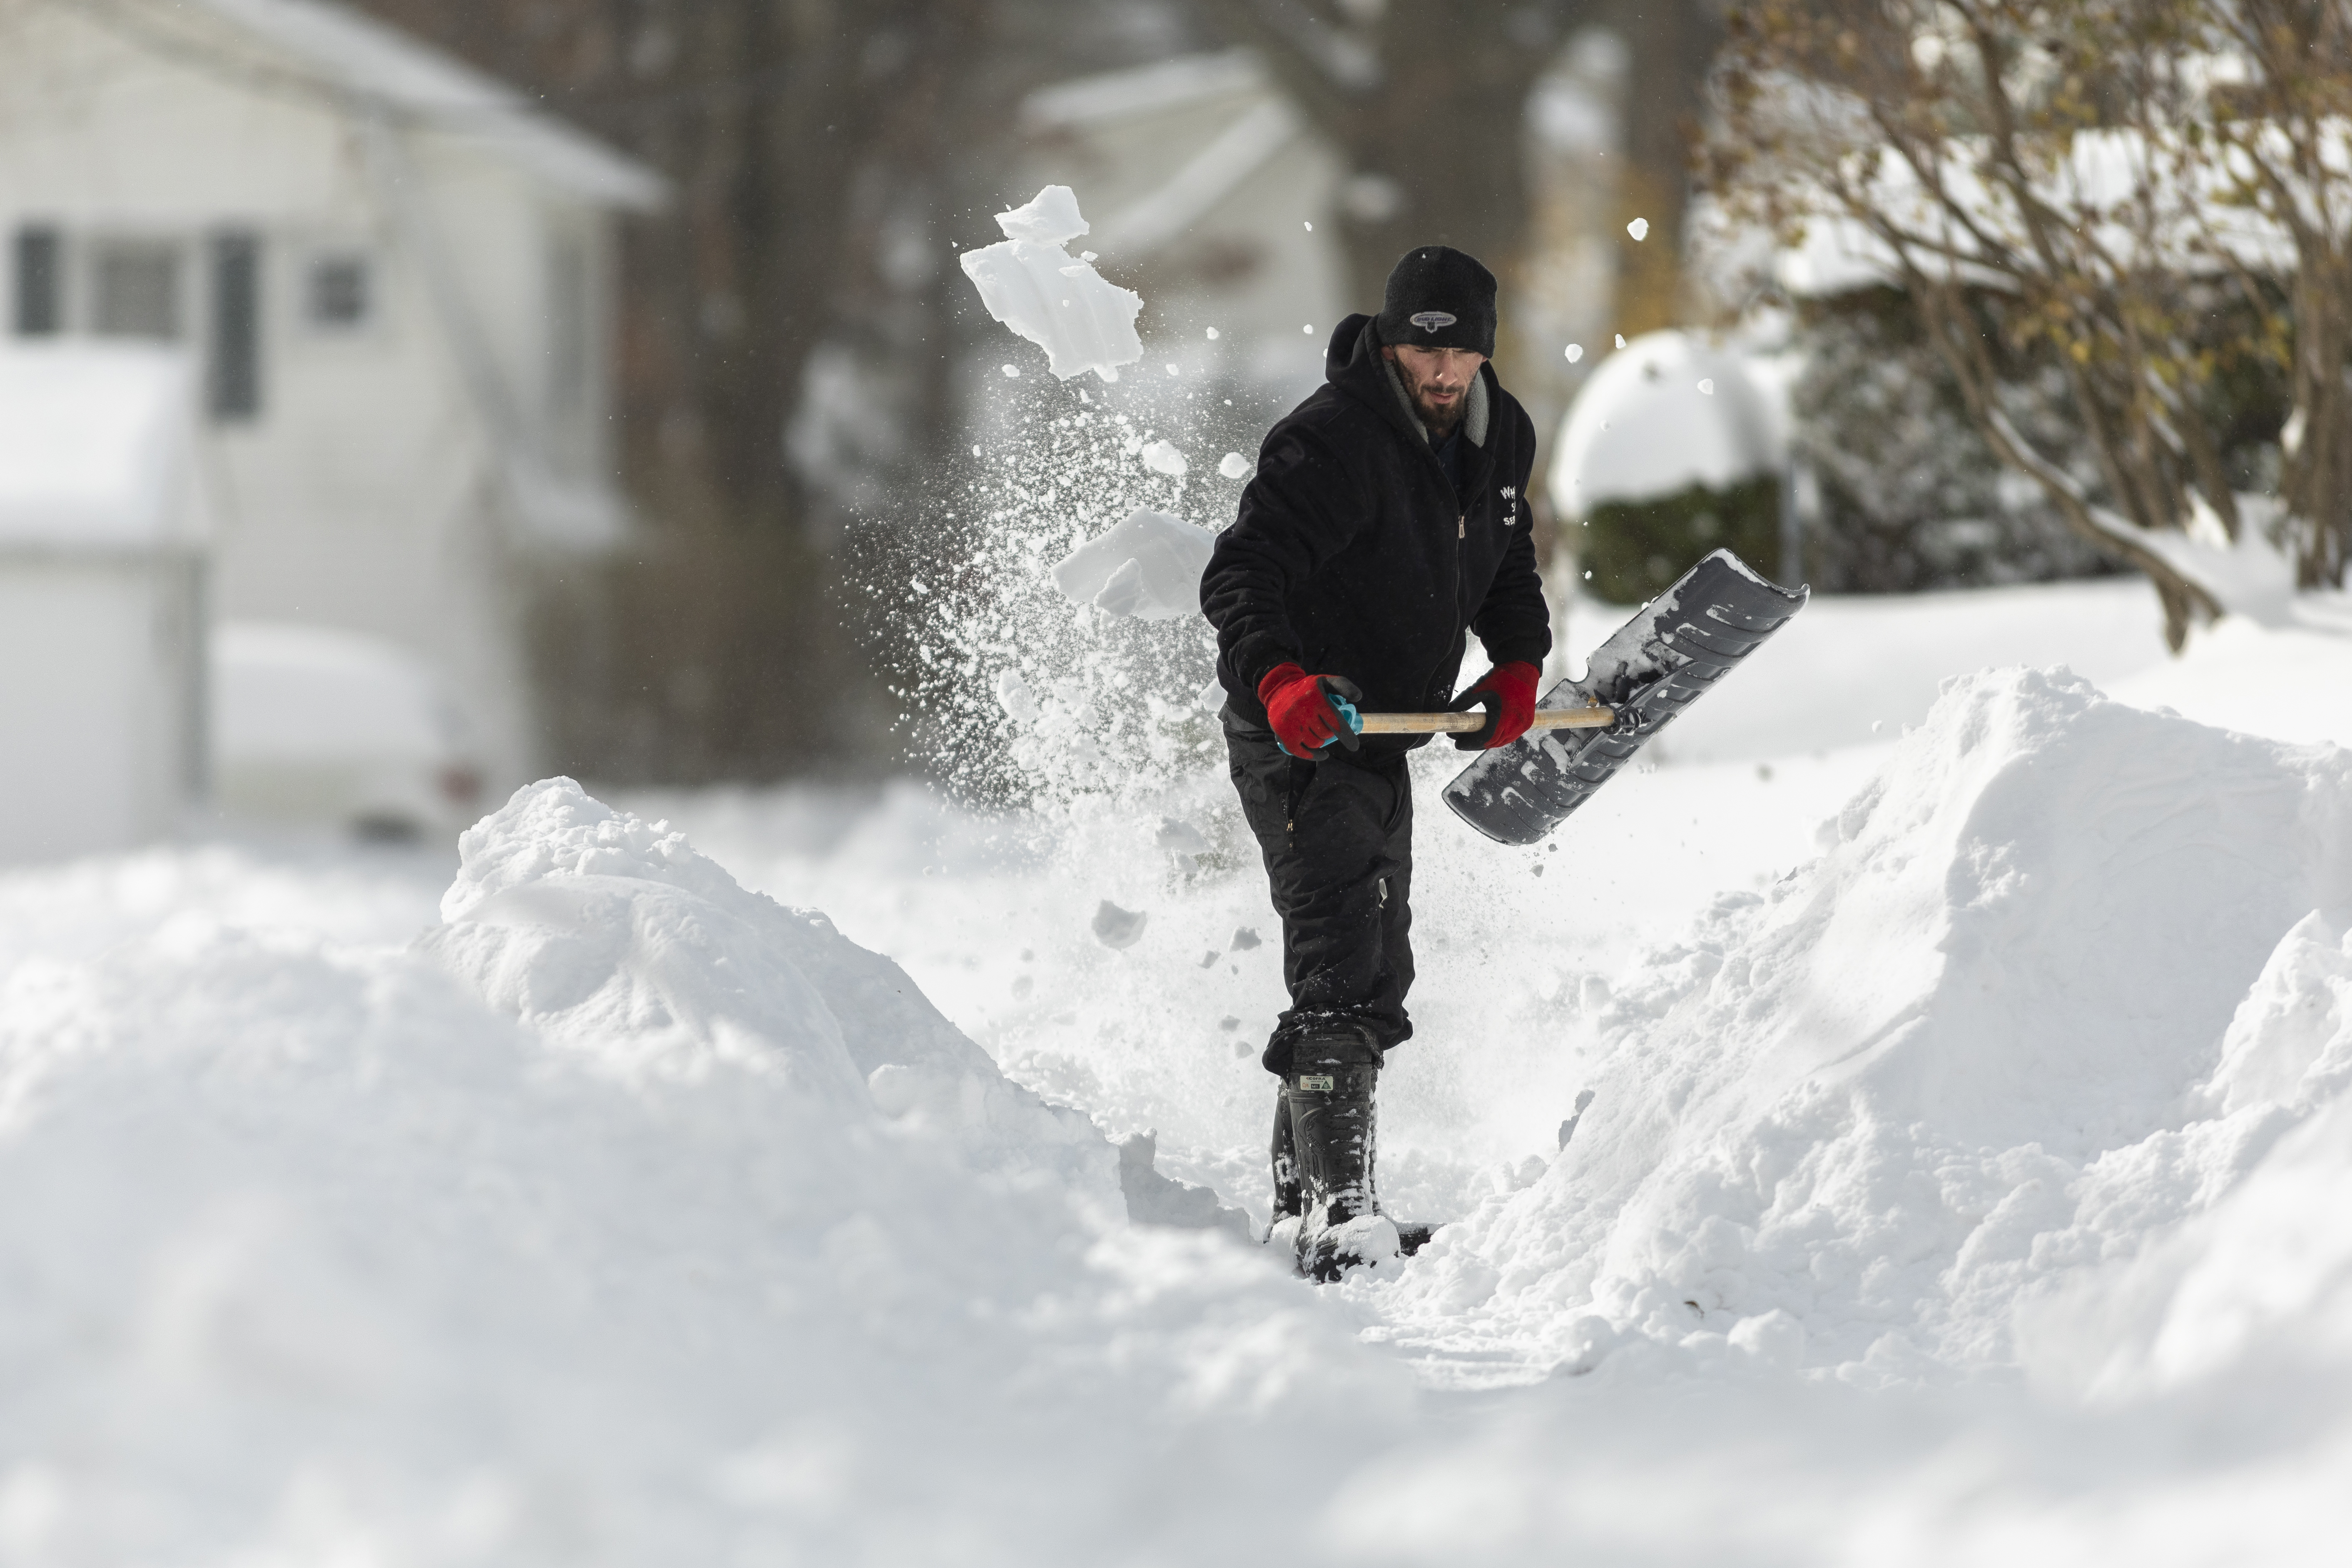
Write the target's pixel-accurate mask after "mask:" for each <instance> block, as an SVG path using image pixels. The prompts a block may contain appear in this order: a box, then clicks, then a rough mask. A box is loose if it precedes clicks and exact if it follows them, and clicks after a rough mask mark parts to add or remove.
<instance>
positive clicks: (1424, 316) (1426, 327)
mask: <svg viewBox="0 0 2352 1568" xmlns="http://www.w3.org/2000/svg"><path fill="white" fill-rule="evenodd" d="M1406 320H1408V321H1411V322H1412V324H1413V325H1414V326H1416V327H1419V328H1420V329H1421V330H1422V331H1424V332H1433V331H1437V329H1438V328H1440V327H1450V326H1452V325H1453V324H1454V320H1455V318H1454V316H1452V315H1451V314H1449V313H1448V312H1446V311H1444V310H1420V311H1416V312H1414V313H1413V314H1412V315H1411V316H1409V317H1407V318H1406Z"/></svg>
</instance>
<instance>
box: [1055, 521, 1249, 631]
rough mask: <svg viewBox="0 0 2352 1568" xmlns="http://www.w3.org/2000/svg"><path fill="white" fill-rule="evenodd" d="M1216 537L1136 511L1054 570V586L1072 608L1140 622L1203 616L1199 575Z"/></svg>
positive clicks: (1071, 554) (1068, 555) (1185, 523)
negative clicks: (1086, 607) (1090, 608)
mask: <svg viewBox="0 0 2352 1568" xmlns="http://www.w3.org/2000/svg"><path fill="white" fill-rule="evenodd" d="M1216 542H1217V540H1216V535H1215V534H1213V533H1211V532H1210V531H1208V530H1207V529H1205V528H1195V527H1193V526H1192V524H1191V523H1189V522H1186V521H1184V520H1183V519H1181V518H1178V517H1171V516H1169V515H1168V514H1167V513H1166V512H1164V511H1151V510H1148V509H1145V508H1141V507H1139V508H1137V509H1136V510H1133V511H1131V512H1129V513H1128V514H1127V518H1126V520H1125V521H1122V522H1120V523H1118V525H1116V526H1115V527H1113V528H1110V529H1108V530H1107V531H1104V532H1103V533H1101V534H1098V535H1097V536H1096V537H1095V538H1093V539H1089V540H1088V541H1087V542H1085V543H1084V544H1081V545H1079V546H1078V547H1077V548H1076V550H1073V551H1072V552H1070V553H1069V554H1067V555H1066V556H1064V557H1063V558H1062V559H1061V560H1059V561H1057V562H1055V563H1054V567H1053V578H1054V586H1055V588H1057V589H1059V590H1060V591H1061V594H1062V596H1063V597H1065V598H1066V599H1068V600H1070V601H1071V602H1072V603H1073V604H1079V605H1093V606H1094V607H1095V608H1097V609H1098V610H1101V611H1103V612H1104V613H1106V614H1108V615H1113V616H1134V617H1135V618H1136V619H1137V620H1139V621H1172V620H1176V619H1178V618H1179V617H1181V616H1197V615H1199V614H1200V613H1201V574H1202V573H1203V572H1205V571H1207V570H1208V569H1209V552H1211V551H1212V550H1213V549H1214V548H1215V546H1216Z"/></svg>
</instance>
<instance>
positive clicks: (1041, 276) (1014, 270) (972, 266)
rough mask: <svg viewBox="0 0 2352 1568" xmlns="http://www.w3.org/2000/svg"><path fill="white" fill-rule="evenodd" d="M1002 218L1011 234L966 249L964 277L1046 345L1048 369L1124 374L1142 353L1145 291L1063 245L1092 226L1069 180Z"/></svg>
mask: <svg viewBox="0 0 2352 1568" xmlns="http://www.w3.org/2000/svg"><path fill="white" fill-rule="evenodd" d="M996 224H997V226H998V227H999V228H1002V229H1003V231H1004V232H1005V234H1006V236H1007V238H1005V239H1004V240H1003V241H1001V242H1000V243H998V244H995V245H992V246H988V247H984V248H982V249H979V250H967V251H965V252H964V253H963V256H962V258H961V261H962V265H963V270H964V276H965V277H967V278H969V279H971V280H972V283H973V285H974V286H975V287H977V288H978V289H980V299H981V303H982V304H984V305H986V306H987V307H988V313H989V314H990V315H991V316H993V317H994V318H995V319H996V320H998V321H1002V322H1003V323H1004V324H1005V325H1006V326H1008V327H1010V328H1012V329H1013V331H1015V332H1018V333H1019V334H1020V335H1021V336H1023V337H1024V338H1026V339H1028V340H1029V341H1030V342H1033V343H1035V344H1036V345H1037V346H1038V347H1039V348H1042V349H1044V350H1045V359H1046V367H1047V368H1048V369H1050V370H1051V371H1052V372H1053V373H1054V374H1055V375H1056V376H1058V377H1060V378H1061V379H1062V380H1064V381H1067V380H1069V379H1070V377H1072V376H1074V375H1078V374H1083V373H1085V372H1087V371H1093V372H1094V373H1095V374H1097V375H1098V376H1100V377H1101V378H1102V379H1103V380H1105V381H1117V380H1118V367H1119V366H1120V365H1123V364H1133V363H1135V362H1136V361H1137V360H1139V359H1141V358H1142V357H1143V341H1142V340H1141V339H1140V338H1139V337H1137V336H1136V334H1135V318H1136V315H1137V313H1138V312H1139V311H1140V310H1142V309H1143V297H1142V296H1141V295H1139V294H1138V293H1136V292H1135V291H1134V290H1132V289H1121V288H1120V287H1118V285H1117V284H1115V283H1108V282H1105V281H1104V280H1103V279H1102V276H1101V275H1100V274H1099V273H1097V272H1096V271H1095V269H1094V266H1093V259H1094V258H1093V257H1092V256H1091V255H1088V256H1087V257H1086V258H1083V259H1080V260H1075V261H1074V260H1072V259H1071V258H1070V253H1069V252H1068V251H1067V250H1066V249H1065V248H1064V247H1065V246H1066V244H1067V243H1068V242H1069V241H1071V240H1073V239H1076V238H1077V237H1078V236H1080V235H1082V234H1084V233H1086V232H1087V220H1086V219H1085V218H1083V217H1081V216H1078V199H1077V197H1076V195H1075V194H1073V193H1072V191H1071V190H1070V187H1069V186H1067V185H1047V186H1046V187H1045V189H1044V190H1042V191H1040V192H1038V193H1037V195H1035V196H1034V198H1033V199H1032V200H1031V201H1030V202H1029V204H1028V205H1025V206H1018V207H1014V208H1013V210H1012V211H1010V212H1003V213H999V214H997V215H996Z"/></svg>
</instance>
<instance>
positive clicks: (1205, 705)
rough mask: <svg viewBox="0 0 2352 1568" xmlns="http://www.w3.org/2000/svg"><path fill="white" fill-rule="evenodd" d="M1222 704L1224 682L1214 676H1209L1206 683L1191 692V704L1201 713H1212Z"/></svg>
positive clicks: (1223, 699) (1223, 700) (1223, 702)
mask: <svg viewBox="0 0 2352 1568" xmlns="http://www.w3.org/2000/svg"><path fill="white" fill-rule="evenodd" d="M1224 705H1225V683H1224V682H1223V681H1222V680H1219V679H1216V677H1214V676H1211V677H1210V678H1209V684H1208V685H1206V686H1203V687H1202V688H1201V689H1200V690H1199V691H1197V692H1195V693H1193V696H1192V706H1193V707H1195V708H1198V709H1199V710H1201V711H1202V712H1203V713H1214V712H1215V711H1216V710H1218V709H1220V708H1223V706H1224Z"/></svg>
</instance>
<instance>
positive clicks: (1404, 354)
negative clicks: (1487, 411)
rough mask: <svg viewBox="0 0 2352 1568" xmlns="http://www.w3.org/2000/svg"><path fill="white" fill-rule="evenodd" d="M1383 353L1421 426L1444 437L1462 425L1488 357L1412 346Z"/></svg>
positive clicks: (1388, 349) (1459, 350)
mask: <svg viewBox="0 0 2352 1568" xmlns="http://www.w3.org/2000/svg"><path fill="white" fill-rule="evenodd" d="M1381 353H1384V354H1386V355H1387V356H1388V357H1389V358H1390V359H1391V360H1392V361H1394V362H1395V363H1396V368H1397V379H1398V380H1399V381H1402V382H1403V383H1404V393H1405V395H1406V396H1407V397H1410V398H1412V405H1413V408H1414V409H1415V410H1416V411H1417V412H1418V413H1419V414H1420V415H1421V422H1422V423H1423V424H1424V425H1426V426H1429V428H1430V429H1431V431H1432V432H1433V433H1434V434H1436V435H1440V436H1443V435H1445V434H1447V433H1449V432H1450V431H1452V430H1453V428H1454V426H1456V425H1459V424H1461V423H1462V410H1463V409H1464V408H1465V406H1466V405H1468V402H1469V398H1470V383H1471V382H1472V381H1474V380H1475V379H1476V378H1477V374H1478V367H1479V366H1480V365H1482V364H1485V363H1486V355H1485V354H1482V353H1472V352H1471V351H1470V350H1468V349H1418V348H1415V347H1413V346H1412V344H1411V343H1399V344H1397V345H1396V346H1395V347H1393V348H1383V349H1381Z"/></svg>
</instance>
